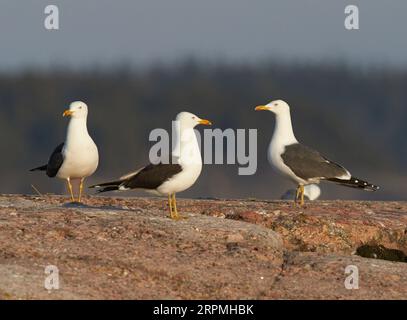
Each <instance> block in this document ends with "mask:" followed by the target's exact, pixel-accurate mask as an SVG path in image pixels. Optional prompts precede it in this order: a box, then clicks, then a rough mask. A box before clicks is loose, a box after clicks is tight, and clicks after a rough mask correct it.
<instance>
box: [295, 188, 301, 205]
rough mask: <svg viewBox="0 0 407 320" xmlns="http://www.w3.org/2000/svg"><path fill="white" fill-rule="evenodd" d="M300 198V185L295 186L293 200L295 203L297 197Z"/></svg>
mask: <svg viewBox="0 0 407 320" xmlns="http://www.w3.org/2000/svg"><path fill="white" fill-rule="evenodd" d="M299 198H300V185H298V187H297V191H296V193H295V200H294V202H295V203H297V201H298V199H299Z"/></svg>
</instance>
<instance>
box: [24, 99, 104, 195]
mask: <svg viewBox="0 0 407 320" xmlns="http://www.w3.org/2000/svg"><path fill="white" fill-rule="evenodd" d="M63 116H64V117H70V118H71V119H70V121H69V124H68V129H67V133H66V139H65V142H63V143H61V144H60V145H58V146H57V147H56V148H55V150H54V152H53V153H52V154H51V157H50V158H49V160H48V163H47V164H45V165H42V166H40V167H37V168H34V169H31V170H30V171H45V172H46V174H47V176H48V177H50V178H53V177H57V178H60V179H65V180H66V182H67V185H68V189H69V192H70V194H71V200H72V201H73V202H74V201H75V197H74V195H73V189H72V184H71V182H73V181H75V180H80V186H79V196H78V202H81V197H82V191H83V182H84V180H85V179H86V178H87V177H89V176H91V175H92V174H93V173H94V172H95V171H96V169H97V167H98V163H99V153H98V148H97V146H96V144H95V143H94V142H93V140H92V138H91V137H90V135H89V133H88V129H87V125H86V121H87V117H88V106H87V105H86V104H85V103H84V102H81V101H75V102H72V103H71V104H70V106H69V109H68V110H65V112H64V113H63Z"/></svg>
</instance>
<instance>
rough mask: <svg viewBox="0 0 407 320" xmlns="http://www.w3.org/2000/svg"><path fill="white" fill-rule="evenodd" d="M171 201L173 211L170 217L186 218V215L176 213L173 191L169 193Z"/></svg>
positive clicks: (175, 218) (176, 218)
mask: <svg viewBox="0 0 407 320" xmlns="http://www.w3.org/2000/svg"><path fill="white" fill-rule="evenodd" d="M171 202H172V211H173V212H172V214H171V219H174V220H181V219H187V218H186V217H183V216H181V215H180V214H179V213H178V210H177V200H176V198H175V193H173V194H172V195H171Z"/></svg>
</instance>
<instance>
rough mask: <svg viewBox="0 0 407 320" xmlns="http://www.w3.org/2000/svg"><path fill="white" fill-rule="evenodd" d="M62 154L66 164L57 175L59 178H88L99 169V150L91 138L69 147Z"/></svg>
mask: <svg viewBox="0 0 407 320" xmlns="http://www.w3.org/2000/svg"><path fill="white" fill-rule="evenodd" d="M62 153H63V155H64V162H63V164H62V166H61V168H60V169H59V171H58V174H57V176H58V177H59V178H63V179H66V178H71V179H76V178H86V177H89V176H90V175H92V174H93V173H94V172H95V171H96V169H97V167H98V164H99V153H98V149H97V146H96V144H95V143H94V142H93V140H92V139H91V138H90V137H89V139H84V140H83V141H81V143H74V144H70V145H68V146H67V147H66V148H64V149H63V151H62Z"/></svg>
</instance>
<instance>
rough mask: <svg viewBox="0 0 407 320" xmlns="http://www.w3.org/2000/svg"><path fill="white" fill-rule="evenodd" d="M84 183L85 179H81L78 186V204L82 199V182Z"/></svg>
mask: <svg viewBox="0 0 407 320" xmlns="http://www.w3.org/2000/svg"><path fill="white" fill-rule="evenodd" d="M84 181H85V178H82V179H81V184H80V185H79V197H78V202H81V198H82V192H83V182H84Z"/></svg>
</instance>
